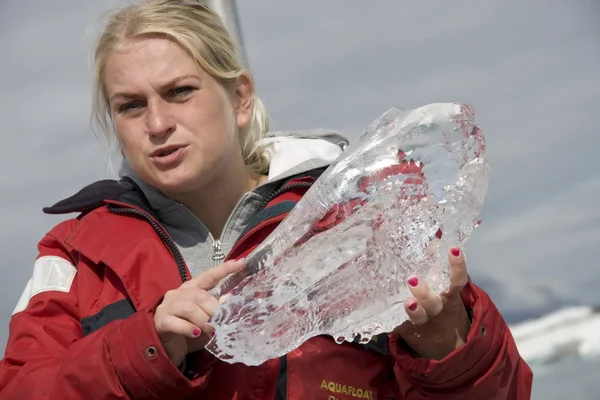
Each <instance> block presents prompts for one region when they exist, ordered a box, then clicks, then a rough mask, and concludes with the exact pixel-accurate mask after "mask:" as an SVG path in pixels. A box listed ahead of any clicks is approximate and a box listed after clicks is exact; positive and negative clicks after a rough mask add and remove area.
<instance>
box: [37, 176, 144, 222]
mask: <svg viewBox="0 0 600 400" xmlns="http://www.w3.org/2000/svg"><path fill="white" fill-rule="evenodd" d="M138 191H139V192H141V191H140V190H139V189H138V187H137V185H136V184H135V183H134V182H133V181H132V180H131V179H128V178H123V179H121V180H119V181H116V180H112V179H105V180H101V181H97V182H94V183H92V184H90V185H88V186H86V187H84V188H83V189H81V190H80V191H79V192H77V193H75V194H74V195H73V196H71V197H68V198H66V199H64V200H61V201H59V202H58V203H56V204H54V205H53V206H51V207H44V208H43V209H42V211H43V212H44V213H46V214H68V213H75V212H79V213H81V212H86V211H90V210H92V209H94V208H97V207H99V206H101V205H102V204H103V202H104V201H105V200H117V199H118V198H120V197H121V196H123V195H125V194H127V193H129V192H138ZM138 196H139V195H138ZM142 197H143V196H142Z"/></svg>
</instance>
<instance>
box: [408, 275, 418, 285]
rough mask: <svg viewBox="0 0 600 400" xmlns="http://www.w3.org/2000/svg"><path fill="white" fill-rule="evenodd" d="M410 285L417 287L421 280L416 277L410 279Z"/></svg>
mask: <svg viewBox="0 0 600 400" xmlns="http://www.w3.org/2000/svg"><path fill="white" fill-rule="evenodd" d="M408 284H409V285H410V286H412V287H417V286H418V285H419V279H418V278H417V277H416V276H413V277H412V278H409V279H408Z"/></svg>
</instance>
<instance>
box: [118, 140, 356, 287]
mask: <svg viewBox="0 0 600 400" xmlns="http://www.w3.org/2000/svg"><path fill="white" fill-rule="evenodd" d="M264 142H265V144H268V145H269V149H270V150H269V155H270V162H271V164H270V169H269V177H268V178H269V179H268V180H267V182H266V183H264V184H262V185H260V186H258V187H257V188H255V189H254V190H252V191H251V192H248V193H246V194H244V196H242V198H241V199H240V200H239V201H238V203H237V205H236V206H235V207H234V209H233V210H232V212H231V214H230V215H229V218H228V220H227V223H226V225H225V227H224V229H223V233H222V235H221V237H220V238H213V237H212V235H211V234H210V232H209V231H208V229H207V228H206V226H205V225H204V224H203V223H202V221H201V220H199V219H198V218H197V217H196V216H195V215H194V214H193V213H192V212H191V211H190V210H189V209H188V208H187V207H185V206H184V205H182V204H181V203H178V202H176V201H175V200H172V199H170V198H167V197H165V196H164V195H163V194H162V193H161V192H160V191H159V190H158V189H156V188H154V187H151V186H149V185H148V184H146V183H145V182H144V181H142V180H141V179H140V178H139V177H138V176H137V175H136V174H135V172H134V171H133V170H132V168H131V167H130V166H129V164H128V163H127V161H126V160H124V161H123V163H122V165H121V171H120V175H121V176H127V177H129V178H131V179H133V180H134V181H135V182H136V183H137V184H138V186H139V187H140V188H141V190H142V191H143V192H144V195H145V196H146V198H147V199H148V202H149V203H150V206H151V207H152V210H153V211H154V213H155V214H156V215H157V217H158V219H159V221H160V222H161V224H162V225H163V226H164V228H165V229H166V230H167V232H168V233H169V235H170V236H171V237H172V238H173V240H174V241H175V243H176V244H177V247H178V248H179V251H180V252H181V254H182V256H183V258H184V259H185V262H186V264H187V265H188V268H189V270H190V272H191V274H192V276H193V277H195V276H197V275H199V274H200V273H202V272H204V271H206V270H207V269H209V268H211V267H213V266H215V265H217V264H220V263H221V262H222V261H221V260H218V261H217V262H215V260H214V259H213V257H215V256H218V253H220V252H222V256H226V255H227V254H228V253H229V252H230V251H231V248H232V247H233V245H234V244H235V242H236V240H237V239H238V238H239V236H240V235H241V233H242V232H243V231H244V229H245V228H246V226H247V225H248V223H249V222H250V220H251V219H252V217H253V216H254V214H255V213H256V211H257V210H258V208H259V207H260V205H261V204H262V202H263V200H264V199H265V198H266V197H267V196H269V195H270V194H271V193H272V191H273V190H274V188H275V187H276V186H277V185H278V183H280V182H281V181H282V180H284V179H285V178H288V177H290V176H293V175H296V174H299V173H303V172H306V171H310V170H312V169H315V168H320V167H323V166H326V165H329V164H330V163H331V162H332V161H333V160H335V158H337V157H338V156H339V154H340V153H341V152H342V151H343V149H345V148H346V146H347V145H348V139H347V138H345V137H344V136H342V135H341V134H339V133H337V132H332V131H324V130H312V131H305V132H294V133H292V132H284V133H277V134H270V135H268V136H267V138H266V139H265V140H264ZM216 258H219V257H216ZM221 258H222V257H221Z"/></svg>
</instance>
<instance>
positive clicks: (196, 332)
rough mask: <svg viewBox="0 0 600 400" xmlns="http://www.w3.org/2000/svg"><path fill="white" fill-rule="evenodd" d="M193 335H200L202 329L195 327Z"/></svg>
mask: <svg viewBox="0 0 600 400" xmlns="http://www.w3.org/2000/svg"><path fill="white" fill-rule="evenodd" d="M192 335H194V336H200V329H198V328H194V330H193V331H192Z"/></svg>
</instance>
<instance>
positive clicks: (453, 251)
mask: <svg viewBox="0 0 600 400" xmlns="http://www.w3.org/2000/svg"><path fill="white" fill-rule="evenodd" d="M450 251H451V252H452V255H453V256H454V257H458V256H460V250H459V249H457V248H456V247H453V248H452V250H450Z"/></svg>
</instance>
